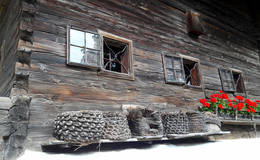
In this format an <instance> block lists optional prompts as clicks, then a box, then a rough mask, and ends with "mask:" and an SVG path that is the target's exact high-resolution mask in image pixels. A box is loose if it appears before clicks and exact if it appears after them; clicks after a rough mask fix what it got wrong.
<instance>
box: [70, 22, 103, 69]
mask: <svg viewBox="0 0 260 160" xmlns="http://www.w3.org/2000/svg"><path fill="white" fill-rule="evenodd" d="M71 29H74V30H77V31H81V32H84V35H85V34H86V33H91V34H96V35H98V33H97V32H93V31H89V30H84V29H80V28H77V27H71V26H68V27H67V57H66V58H67V59H66V63H67V64H68V65H72V66H79V67H85V68H92V69H96V70H98V69H100V67H101V65H100V61H101V50H96V49H92V48H87V47H86V38H85V36H84V47H83V48H84V49H90V50H94V51H99V55H100V56H99V65H90V64H82V63H76V62H72V61H70V47H71V46H75V47H78V48H82V47H81V46H77V45H74V44H71V43H70V30H71ZM99 36H100V35H99ZM99 43H100V44H101V41H100V42H99Z"/></svg>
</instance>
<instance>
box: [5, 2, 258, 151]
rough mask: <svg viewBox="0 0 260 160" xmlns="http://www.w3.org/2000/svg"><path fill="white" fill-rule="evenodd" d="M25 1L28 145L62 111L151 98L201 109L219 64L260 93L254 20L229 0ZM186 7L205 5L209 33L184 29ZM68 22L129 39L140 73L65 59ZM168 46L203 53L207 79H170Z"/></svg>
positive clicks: (167, 106) (162, 105)
mask: <svg viewBox="0 0 260 160" xmlns="http://www.w3.org/2000/svg"><path fill="white" fill-rule="evenodd" d="M216 4H217V5H216ZM23 5H24V9H23V10H24V11H26V13H27V16H26V15H25V14H23V17H22V20H23V23H22V25H21V26H20V29H23V30H30V29H32V30H33V33H34V34H33V44H30V43H29V42H25V41H19V50H23V49H26V51H28V52H31V57H30V58H31V61H30V64H31V67H28V66H26V65H24V66H23V65H22V64H17V65H16V68H17V70H18V71H25V72H26V71H28V72H29V74H30V78H29V89H28V92H29V94H30V95H31V96H32V97H33V100H32V103H31V106H32V107H31V117H30V118H31V121H30V124H29V138H28V139H29V142H28V144H29V145H28V146H31V148H39V143H40V142H42V141H45V140H46V139H47V138H48V137H51V136H52V121H53V119H54V118H55V116H56V114H57V113H60V112H63V111H72V110H82V109H93V110H94V109H98V110H110V111H118V110H120V107H121V106H122V104H136V105H143V106H149V105H151V104H154V105H156V107H157V108H158V109H159V110H171V109H173V108H182V109H197V107H198V106H200V105H201V104H200V103H199V99H200V98H203V97H204V96H205V95H206V96H207V97H209V95H210V94H212V93H215V92H217V91H218V90H221V89H222V87H221V81H220V78H219V75H218V68H219V67H227V68H235V69H238V70H241V71H242V72H243V73H244V76H245V87H246V91H247V93H248V97H252V98H254V99H260V86H259V79H260V72H259V68H260V64H259V55H258V53H257V51H258V50H257V47H256V41H255V39H254V38H253V37H252V36H251V35H250V34H247V33H248V32H250V30H251V29H252V24H251V23H250V20H249V19H248V17H247V16H245V15H243V14H241V13H240V12H237V11H236V10H235V9H234V8H232V7H230V6H228V5H225V3H224V2H223V3H220V2H218V1H216V0H212V1H206V0H199V1H192V2H191V1H188V0H184V1H181V0H173V1H169V0H159V1H155V0H151V1H131V0H126V1H119V0H108V1H83V0H78V1H69V0H63V1H57V0H41V1H39V4H38V6H37V9H38V10H37V12H36V11H35V8H33V6H32V5H30V4H26V3H24V4H23ZM187 10H195V11H196V12H198V13H200V15H201V19H202V23H203V25H204V27H205V29H206V35H202V36H200V37H199V38H197V39H194V38H192V37H189V36H188V35H187V32H186V17H185V12H186V11H187ZM32 13H35V14H32ZM28 18H29V19H28ZM31 18H34V20H32V19H31ZM32 22H33V23H32ZM241 22H243V23H241ZM68 25H71V26H74V27H78V28H81V29H85V30H89V31H94V32H95V31H96V30H97V29H100V30H103V31H106V32H109V33H112V34H115V35H118V36H121V37H124V38H127V39H130V40H132V41H133V57H134V60H133V68H134V73H135V80H134V81H129V80H124V79H121V78H116V77H114V78H111V77H107V76H106V75H102V74H98V73H97V71H94V70H91V69H86V68H80V67H73V66H67V65H66V56H67V51H66V43H67V33H66V30H67V26H68ZM163 51H166V52H167V53H169V54H172V55H175V54H176V53H181V54H183V55H187V56H191V57H194V58H197V59H199V60H200V71H201V74H202V80H203V82H204V85H203V87H202V88H201V89H196V88H192V87H191V88H187V87H183V86H177V85H171V84H165V81H164V75H163V66H162V58H161V53H162V52H163ZM8 74H9V75H11V74H12V70H10V71H9V72H8ZM9 77H10V76H9ZM10 80H11V78H9V81H10ZM10 86H12V85H9V87H10ZM230 96H231V95H230ZM35 139H37V140H38V142H37V143H35V142H34V140H35Z"/></svg>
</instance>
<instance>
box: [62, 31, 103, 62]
mask: <svg viewBox="0 0 260 160" xmlns="http://www.w3.org/2000/svg"><path fill="white" fill-rule="evenodd" d="M68 37H69V45H68V50H69V52H68V53H69V54H68V61H67V63H68V64H72V65H79V66H92V67H99V66H100V38H99V37H100V36H99V35H98V34H95V33H90V32H83V31H80V30H75V29H69V36H68Z"/></svg>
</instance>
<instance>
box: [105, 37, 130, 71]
mask: <svg viewBox="0 0 260 160" xmlns="http://www.w3.org/2000/svg"><path fill="white" fill-rule="evenodd" d="M103 43H104V44H103V52H104V68H105V69H106V70H110V71H114V72H120V73H128V57H129V53H128V52H129V51H128V44H126V43H123V42H121V41H117V40H113V39H110V38H107V37H104V39H103Z"/></svg>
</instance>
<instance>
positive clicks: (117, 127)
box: [103, 112, 131, 140]
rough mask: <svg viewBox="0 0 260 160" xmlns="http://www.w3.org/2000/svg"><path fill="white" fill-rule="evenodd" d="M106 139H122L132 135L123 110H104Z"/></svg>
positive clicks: (104, 136)
mask: <svg viewBox="0 0 260 160" xmlns="http://www.w3.org/2000/svg"><path fill="white" fill-rule="evenodd" d="M103 117H104V121H105V127H104V135H103V138H104V139H112V140H122V139H128V138H130V137H131V132H130V129H129V126H128V121H127V118H126V116H125V115H124V114H123V113H121V112H103Z"/></svg>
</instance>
